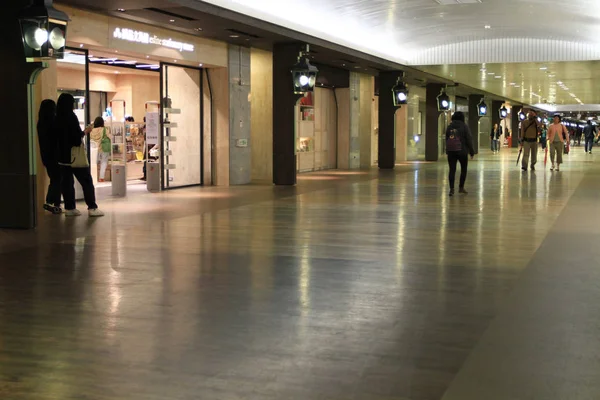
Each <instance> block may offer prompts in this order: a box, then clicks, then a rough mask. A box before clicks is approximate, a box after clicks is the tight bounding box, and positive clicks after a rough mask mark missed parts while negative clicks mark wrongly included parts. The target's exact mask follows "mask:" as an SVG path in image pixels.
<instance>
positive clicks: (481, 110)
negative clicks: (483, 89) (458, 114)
mask: <svg viewBox="0 0 600 400" xmlns="http://www.w3.org/2000/svg"><path fill="white" fill-rule="evenodd" d="M477 113H478V114H479V116H480V117H485V116H486V115H487V104H485V101H483V97H482V98H481V101H480V102H479V104H478V105H477Z"/></svg>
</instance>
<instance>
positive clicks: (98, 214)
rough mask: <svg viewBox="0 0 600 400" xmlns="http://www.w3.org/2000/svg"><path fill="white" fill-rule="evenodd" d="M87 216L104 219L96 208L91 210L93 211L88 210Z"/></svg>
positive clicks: (102, 214)
mask: <svg viewBox="0 0 600 400" xmlns="http://www.w3.org/2000/svg"><path fill="white" fill-rule="evenodd" d="M88 214H89V216H90V217H104V213H103V212H102V211H100V210H98V209H97V208H95V209H93V210H89V211H88Z"/></svg>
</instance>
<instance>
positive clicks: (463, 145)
mask: <svg viewBox="0 0 600 400" xmlns="http://www.w3.org/2000/svg"><path fill="white" fill-rule="evenodd" d="M446 154H448V165H449V166H450V174H449V176H448V181H449V183H450V197H452V196H454V181H455V179H456V165H457V163H459V162H460V184H459V187H458V191H459V193H462V194H467V191H466V190H465V182H466V180H467V168H468V165H469V155H470V156H471V159H473V157H474V156H475V148H474V147H473V136H472V135H471V130H470V129H469V126H468V125H467V124H465V114H463V113H462V112H460V111H457V112H455V113H454V115H452V122H451V123H450V125H449V126H448V129H446Z"/></svg>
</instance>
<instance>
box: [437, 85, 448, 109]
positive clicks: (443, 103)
mask: <svg viewBox="0 0 600 400" xmlns="http://www.w3.org/2000/svg"><path fill="white" fill-rule="evenodd" d="M437 103H438V111H448V110H449V109H450V96H448V95H447V94H446V89H445V88H442V91H441V92H440V94H439V96H438V97H437Z"/></svg>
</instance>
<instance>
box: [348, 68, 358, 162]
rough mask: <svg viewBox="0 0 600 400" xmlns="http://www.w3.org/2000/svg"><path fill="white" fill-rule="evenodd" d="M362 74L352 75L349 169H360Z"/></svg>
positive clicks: (353, 73) (354, 73)
mask: <svg viewBox="0 0 600 400" xmlns="http://www.w3.org/2000/svg"><path fill="white" fill-rule="evenodd" d="M360 103H361V90H360V74H358V73H356V72H351V73H350V138H349V149H348V151H349V153H348V168H349V169H358V168H360V164H361V162H360Z"/></svg>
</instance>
